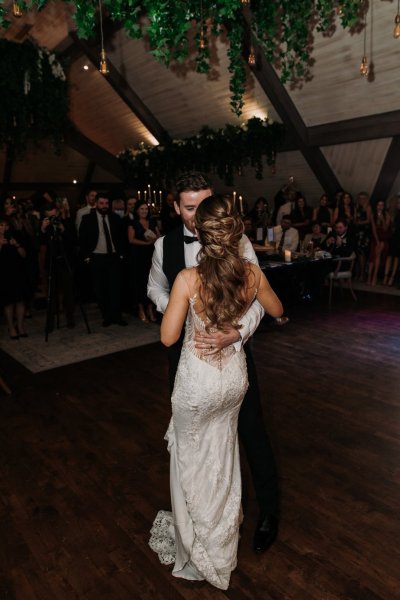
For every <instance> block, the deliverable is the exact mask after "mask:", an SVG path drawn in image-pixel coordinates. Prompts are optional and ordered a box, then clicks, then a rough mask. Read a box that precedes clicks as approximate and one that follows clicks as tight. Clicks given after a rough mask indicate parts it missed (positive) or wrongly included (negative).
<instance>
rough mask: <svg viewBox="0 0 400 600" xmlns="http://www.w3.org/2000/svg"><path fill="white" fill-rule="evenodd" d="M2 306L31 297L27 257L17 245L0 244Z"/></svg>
mask: <svg viewBox="0 0 400 600" xmlns="http://www.w3.org/2000/svg"><path fill="white" fill-rule="evenodd" d="M0 281H1V285H0V306H1V308H3V307H4V306H7V305H8V304H16V303H17V302H25V301H26V300H27V299H28V298H29V293H30V290H29V284H28V278H27V274H26V268H25V259H24V258H22V257H21V256H20V255H19V252H18V250H17V248H16V247H15V246H12V245H11V244H4V245H3V246H0Z"/></svg>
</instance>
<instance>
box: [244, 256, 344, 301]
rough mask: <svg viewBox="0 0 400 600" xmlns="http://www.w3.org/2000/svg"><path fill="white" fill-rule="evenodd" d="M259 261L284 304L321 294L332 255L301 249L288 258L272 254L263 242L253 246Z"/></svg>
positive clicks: (332, 262)
mask: <svg viewBox="0 0 400 600" xmlns="http://www.w3.org/2000/svg"><path fill="white" fill-rule="evenodd" d="M254 249H255V252H256V255H257V258H258V262H259V264H260V267H261V269H262V270H263V272H264V273H265V276H266V277H267V279H268V281H269V283H270V285H271V287H272V289H273V290H274V291H275V293H276V294H277V295H278V296H279V298H280V299H281V301H282V302H283V303H284V305H285V306H288V305H290V304H294V303H296V302H298V301H301V300H304V299H307V300H315V299H317V298H318V297H319V296H320V295H321V290H322V286H323V283H324V279H325V277H326V276H327V274H328V273H329V272H330V271H332V269H333V264H334V261H333V259H332V258H322V257H321V258H317V257H315V256H305V255H301V254H298V253H293V254H292V260H291V261H290V262H285V260H284V258H283V257H281V256H280V255H278V254H271V253H268V252H267V251H265V249H264V248H263V247H262V246H261V247H260V246H257V245H255V246H254Z"/></svg>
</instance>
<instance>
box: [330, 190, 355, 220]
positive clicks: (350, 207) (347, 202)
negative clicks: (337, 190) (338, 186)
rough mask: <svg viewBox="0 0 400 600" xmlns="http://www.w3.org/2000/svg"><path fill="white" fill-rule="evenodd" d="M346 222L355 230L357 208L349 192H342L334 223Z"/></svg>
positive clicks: (334, 212) (335, 211)
mask: <svg viewBox="0 0 400 600" xmlns="http://www.w3.org/2000/svg"><path fill="white" fill-rule="evenodd" d="M339 219H341V220H345V221H346V222H347V224H348V227H350V229H353V225H354V220H355V207H354V201H353V198H352V197H351V194H349V192H341V195H340V197H339V198H338V203H337V206H336V208H335V210H334V211H333V222H334V223H337V221H338V220H339Z"/></svg>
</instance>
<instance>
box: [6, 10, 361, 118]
mask: <svg viewBox="0 0 400 600" xmlns="http://www.w3.org/2000/svg"><path fill="white" fill-rule="evenodd" d="M48 1H50V0H17V2H18V5H19V6H20V7H21V9H22V10H29V9H31V8H38V9H39V10H40V9H41V8H43V7H44V6H45V5H46V3H47V2H48ZM64 1H65V2H68V3H69V4H72V5H74V6H75V9H76V10H75V20H76V24H77V29H78V35H79V36H80V37H84V38H90V37H93V35H95V33H96V27H95V21H96V11H97V9H98V2H96V0H64ZM11 4H12V3H10V2H9V0H0V27H1V26H2V27H7V25H8V24H9V19H10V18H11V17H10V15H9V14H8V12H7V10H6V7H9V6H10V5H11ZM102 5H103V9H104V14H105V16H106V15H108V16H109V18H110V19H111V20H113V21H117V22H120V23H122V25H123V26H124V28H125V29H126V31H127V33H128V34H129V35H130V36H131V37H133V38H140V37H144V36H146V37H147V38H148V40H149V44H150V48H151V52H152V54H153V56H154V57H155V58H156V59H157V60H158V61H160V62H162V63H164V64H165V65H167V66H168V65H170V64H171V62H173V61H178V62H182V61H185V60H186V59H187V58H188V57H192V56H193V55H194V56H195V61H194V62H195V64H196V68H197V70H198V71H199V72H201V73H207V72H208V71H209V70H210V68H211V65H210V60H211V57H210V52H209V48H208V43H209V41H210V38H211V36H215V37H218V36H221V37H223V39H224V40H225V39H226V40H227V41H228V44H229V49H228V56H229V61H230V62H229V72H230V92H231V108H232V110H233V112H234V113H236V114H237V115H240V114H241V110H242V106H243V95H244V91H245V79H246V56H244V53H243V49H244V48H248V47H249V45H250V42H251V41H252V40H253V42H257V44H258V46H259V47H260V48H261V50H262V51H263V52H264V54H265V56H266V58H267V60H268V61H269V62H270V63H272V64H274V65H275V66H277V68H278V70H279V74H280V77H281V80H282V81H283V82H287V81H299V80H303V79H307V78H308V77H310V64H311V62H312V58H311V54H312V43H313V32H314V30H316V31H322V32H327V33H329V34H332V33H333V31H334V29H335V19H338V20H339V21H340V22H341V24H342V26H343V27H344V28H348V29H351V28H354V27H355V26H356V25H357V24H358V23H359V22H360V20H362V17H363V14H364V13H365V10H366V9H367V6H368V0H343V1H337V0H280V1H279V2H277V1H276V0H251V1H250V5H247V6H245V5H244V3H243V2H242V0H102ZM201 29H203V33H204V36H203V38H204V40H205V42H206V43H205V45H204V44H202V43H201V37H202V36H201V35H200V31H201ZM193 30H195V32H196V35H195V36H194V40H195V43H194V44H191V43H190V39H191V37H190V34H191V32H192V31H193ZM207 42H208V43H207Z"/></svg>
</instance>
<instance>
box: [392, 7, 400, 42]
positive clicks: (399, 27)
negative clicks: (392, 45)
mask: <svg viewBox="0 0 400 600" xmlns="http://www.w3.org/2000/svg"><path fill="white" fill-rule="evenodd" d="M394 23H395V25H394V30H393V37H394V38H395V39H396V40H397V39H398V38H399V37H400V0H397V15H396V18H395V20H394Z"/></svg>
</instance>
